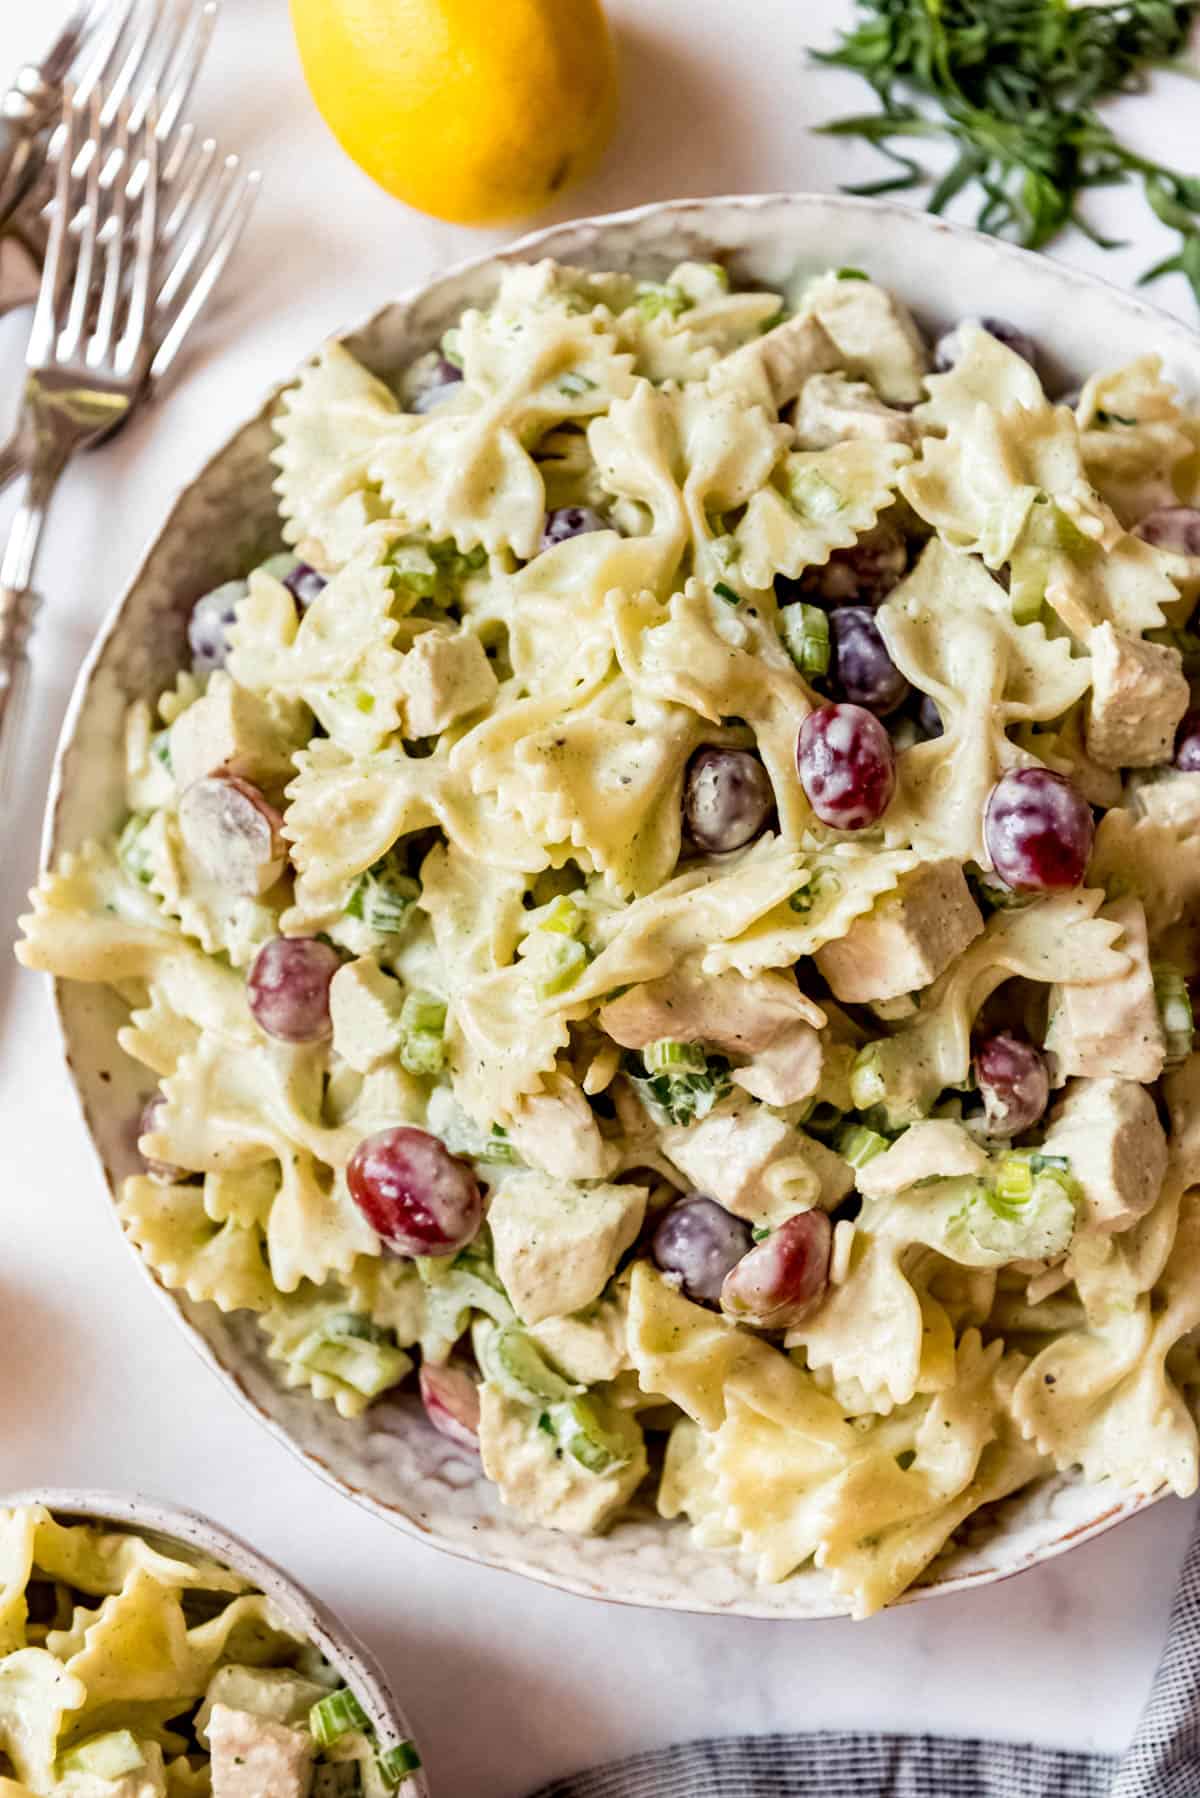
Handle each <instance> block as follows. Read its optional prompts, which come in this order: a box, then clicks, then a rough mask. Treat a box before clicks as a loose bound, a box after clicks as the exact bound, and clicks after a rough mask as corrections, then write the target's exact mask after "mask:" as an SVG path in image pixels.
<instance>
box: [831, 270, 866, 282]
mask: <svg viewBox="0 0 1200 1798" xmlns="http://www.w3.org/2000/svg"><path fill="white" fill-rule="evenodd" d="M837 278H838V280H839V281H869V280H870V279H871V277H870V275H868V274H867V273H866V272H865V271H864V270H863V269H861V268H840V269H839V270H838V271H837Z"/></svg>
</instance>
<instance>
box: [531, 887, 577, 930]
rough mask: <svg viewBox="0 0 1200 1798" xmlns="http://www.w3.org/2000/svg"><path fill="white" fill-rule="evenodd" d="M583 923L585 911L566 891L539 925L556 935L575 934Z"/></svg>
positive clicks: (540, 928) (540, 927)
mask: <svg viewBox="0 0 1200 1798" xmlns="http://www.w3.org/2000/svg"><path fill="white" fill-rule="evenodd" d="M582 923H583V913H582V912H581V911H580V909H579V907H578V906H577V905H576V903H575V901H574V900H573V899H571V898H570V897H568V895H567V894H566V893H560V894H559V896H558V898H557V899H556V900H555V901H554V903H553V905H552V906H551V907H550V908H549V910H548V911H547V913H546V915H545V917H544V918H543V919H542V921H541V923H540V924H539V926H538V929H539V930H550V931H553V932H554V934H555V935H556V936H575V935H577V933H578V931H579V927H580V925H581V924H582Z"/></svg>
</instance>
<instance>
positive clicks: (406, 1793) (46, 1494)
mask: <svg viewBox="0 0 1200 1798" xmlns="http://www.w3.org/2000/svg"><path fill="white" fill-rule="evenodd" d="M8 1505H45V1506H46V1508H47V1510H49V1511H53V1513H54V1515H55V1516H56V1517H57V1518H58V1519H59V1520H60V1522H68V1523H102V1524H115V1525H117V1526H118V1527H120V1528H122V1529H132V1530H147V1531H151V1532H153V1533H154V1534H155V1535H158V1536H167V1537H169V1538H170V1539H171V1540H172V1541H173V1542H178V1543H180V1544H181V1545H182V1546H183V1547H184V1548H188V1549H192V1550H193V1551H195V1552H197V1553H199V1554H203V1555H207V1556H208V1557H209V1558H210V1559H211V1560H214V1561H219V1562H220V1563H221V1565H222V1566H224V1567H231V1568H232V1569H233V1571H234V1572H235V1573H240V1574H241V1576H242V1578H243V1579H245V1580H248V1581H249V1582H250V1583H251V1584H252V1585H253V1586H255V1587H256V1588H257V1589H258V1590H259V1591H260V1592H263V1593H265V1594H266V1596H267V1597H268V1598H269V1599H270V1600H271V1602H272V1604H274V1605H275V1606H277V1607H278V1609H279V1610H280V1611H281V1612H282V1613H283V1615H284V1617H285V1618H286V1619H287V1621H288V1623H289V1624H290V1625H291V1626H292V1628H293V1629H295V1631H296V1633H297V1634H298V1635H301V1636H305V1637H306V1638H307V1639H308V1640H309V1641H310V1642H315V1643H316V1645H317V1647H318V1648H319V1649H320V1651H321V1653H322V1654H323V1655H324V1656H325V1659H326V1660H327V1661H328V1662H329V1665H330V1666H331V1667H333V1668H334V1669H335V1671H336V1672H337V1673H338V1675H339V1677H340V1678H341V1679H342V1681H343V1682H344V1683H345V1684H346V1685H347V1686H349V1687H350V1690H351V1691H352V1692H353V1693H354V1696H355V1697H356V1698H357V1699H358V1701H359V1703H360V1704H361V1705H362V1707H363V1709H364V1711H365V1712H366V1713H367V1716H368V1718H369V1719H370V1722H371V1726H372V1728H373V1729H374V1731H375V1734H376V1735H377V1737H378V1738H379V1742H380V1745H381V1746H382V1747H384V1748H391V1747H395V1745H396V1744H397V1743H398V1742H405V1741H412V1740H413V1739H414V1737H413V1732H412V1730H411V1729H410V1728H409V1726H408V1722H407V1720H406V1719H405V1716H404V1712H403V1711H402V1710H401V1709H400V1706H399V1705H398V1704H397V1703H396V1700H395V1698H394V1697H393V1695H392V1692H391V1688H390V1687H389V1685H388V1683H387V1679H386V1677H385V1676H384V1672H383V1669H382V1667H380V1665H379V1663H378V1661H377V1660H376V1659H375V1657H374V1655H373V1654H372V1653H371V1651H370V1649H369V1648H364V1646H363V1644H362V1643H361V1642H360V1641H359V1640H358V1637H357V1636H356V1635H354V1634H353V1632H352V1631H351V1630H349V1629H347V1627H346V1625H345V1624H344V1623H343V1622H342V1621H341V1619H340V1618H339V1617H336V1616H335V1615H334V1613H333V1612H332V1611H330V1610H327V1609H326V1607H325V1606H324V1605H323V1604H321V1603H320V1601H319V1600H318V1599H316V1598H314V1597H313V1596H312V1594H311V1593H309V1592H306V1591H305V1590H304V1588H303V1586H298V1585H297V1584H296V1582H295V1580H293V1579H291V1578H289V1576H288V1575H287V1574H286V1573H283V1572H281V1571H280V1569H279V1568H278V1567H276V1566H275V1564H274V1563H273V1562H272V1561H266V1560H264V1559H263V1557H262V1555H260V1554H258V1553H257V1552H256V1551H255V1550H254V1549H253V1548H251V1547H250V1546H249V1544H248V1543H246V1542H243V1541H242V1540H241V1539H240V1537H238V1536H231V1535H230V1534H229V1533H228V1531H227V1530H223V1529H221V1528H220V1527H219V1526H218V1525H217V1524H215V1523H212V1522H210V1520H209V1519H208V1518H207V1517H201V1516H200V1515H199V1514H198V1513H197V1512H195V1511H185V1510H181V1509H180V1508H179V1507H178V1506H177V1505H168V1504H163V1503H162V1502H161V1501H160V1500H159V1499H155V1498H143V1497H141V1496H140V1495H130V1494H127V1493H123V1492H91V1491H75V1490H74V1489H73V1488H60V1487H47V1488H34V1489H30V1490H28V1491H25V1492H0V1508H3V1507H5V1506H8ZM397 1794H398V1798H429V1785H428V1782H427V1781H426V1778H425V1775H424V1773H423V1772H421V1771H419V1770H418V1771H417V1772H416V1773H410V1774H409V1776H408V1778H407V1779H406V1780H404V1782H403V1783H402V1784H401V1785H400V1786H398V1787H397Z"/></svg>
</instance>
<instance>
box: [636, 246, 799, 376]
mask: <svg viewBox="0 0 1200 1798" xmlns="http://www.w3.org/2000/svg"><path fill="white" fill-rule="evenodd" d="M630 286H631V287H632V288H633V291H632V292H631V293H628V294H621V295H620V296H617V295H613V296H612V297H611V298H608V297H607V296H606V298H607V303H608V304H609V305H610V306H611V307H612V309H613V311H614V312H615V313H616V317H615V320H614V325H613V329H614V332H615V334H616V338H617V342H618V343H619V344H620V346H621V348H622V349H623V350H627V351H629V352H630V354H631V355H632V356H633V359H634V371H635V373H637V374H639V375H644V376H645V377H646V378H647V379H648V380H650V381H653V382H654V383H655V384H656V385H661V384H662V383H663V382H664V381H678V382H680V383H683V382H688V381H703V380H704V379H705V377H706V376H707V375H708V373H709V372H710V370H711V369H712V367H713V365H714V364H715V363H716V362H717V361H718V360H719V359H720V358H722V357H725V356H728V355H730V354H731V353H732V352H733V351H735V350H736V349H737V348H738V346H739V345H741V344H743V343H747V342H750V343H754V342H756V341H757V340H758V339H759V337H760V334H761V333H762V332H763V331H764V330H765V329H766V327H767V325H768V324H770V322H771V321H772V320H773V319H775V318H776V317H777V316H778V314H779V310H780V299H779V295H778V294H774V293H755V292H752V291H751V292H731V291H730V288H729V277H728V275H727V274H726V273H725V271H724V270H723V269H722V268H720V267H718V266H717V265H716V264H715V263H698V262H683V263H680V265H679V266H678V268H675V269H673V270H672V271H671V273H670V274H669V275H668V276H667V277H666V280H665V281H663V282H662V283H655V282H646V283H642V284H640V291H639V286H638V285H635V284H633V283H630ZM622 302H626V303H624V304H622ZM618 308H619V309H618Z"/></svg>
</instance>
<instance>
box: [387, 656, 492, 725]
mask: <svg viewBox="0 0 1200 1798" xmlns="http://www.w3.org/2000/svg"><path fill="white" fill-rule="evenodd" d="M399 685H400V690H401V694H402V696H403V699H404V735H405V736H406V737H410V738H412V737H434V736H436V735H437V734H438V732H439V731H443V730H445V729H446V727H447V726H448V725H451V724H453V723H454V722H455V720H456V719H458V718H465V717H466V716H467V714H468V713H469V712H477V711H479V710H480V708H481V707H482V706H485V705H490V704H491V701H492V699H493V697H494V695H495V692H496V687H497V685H498V683H497V680H496V675H495V671H494V669H493V668H492V664H491V663H490V662H489V661H488V659H487V651H486V650H485V649H484V647H483V644H482V643H481V642H480V641H479V638H478V637H476V636H473V635H472V634H471V632H470V631H457V632H455V633H454V634H450V633H448V632H446V631H440V630H436V629H435V630H430V631H422V633H421V635H420V636H419V637H418V638H417V639H416V641H415V642H414V643H413V646H412V648H411V649H410V650H409V651H408V653H407V654H406V656H405V657H404V665H403V667H402V669H401V673H400V682H399Z"/></svg>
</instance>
